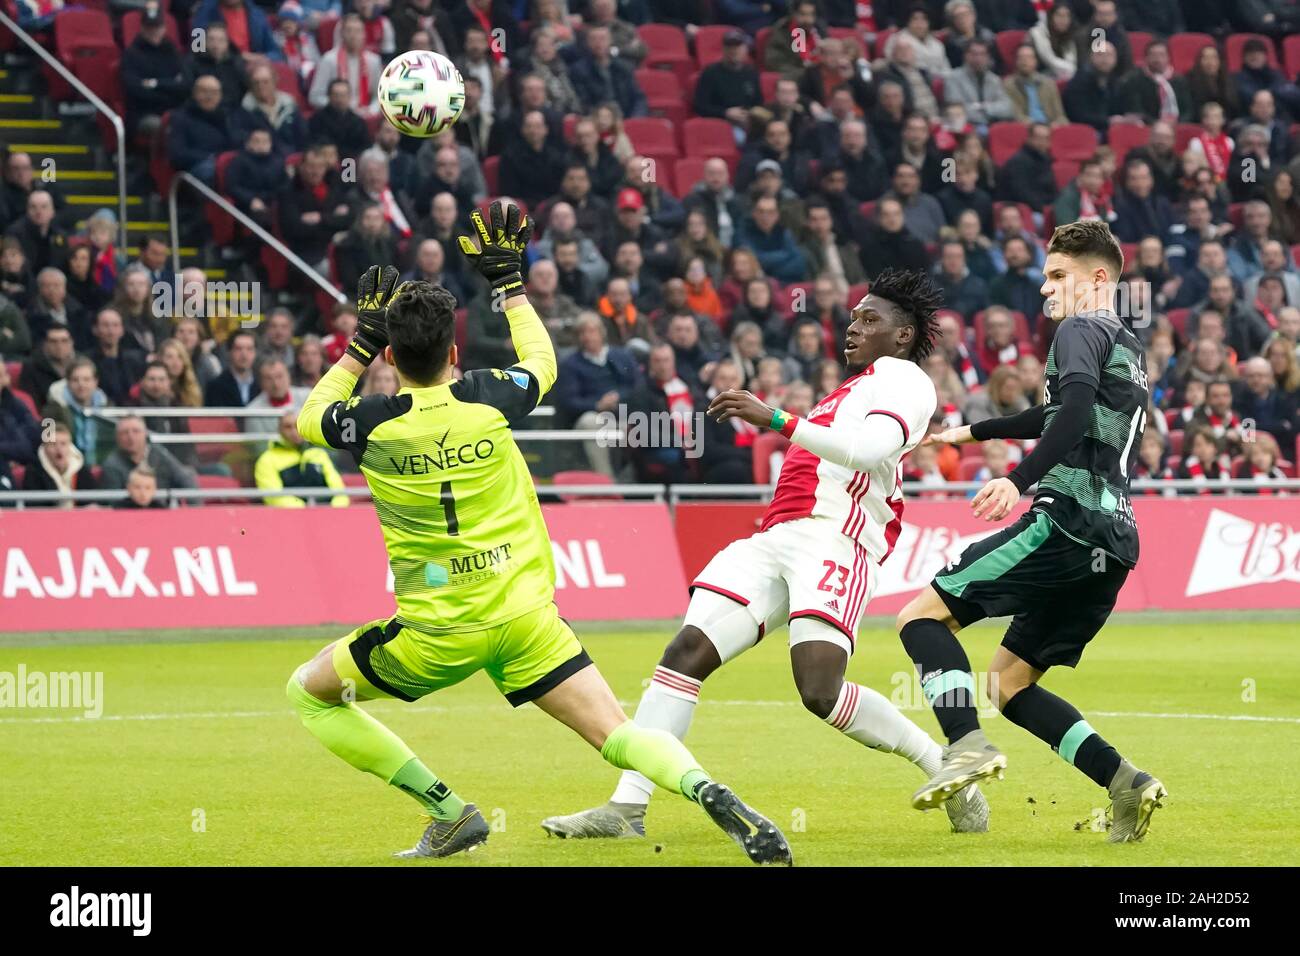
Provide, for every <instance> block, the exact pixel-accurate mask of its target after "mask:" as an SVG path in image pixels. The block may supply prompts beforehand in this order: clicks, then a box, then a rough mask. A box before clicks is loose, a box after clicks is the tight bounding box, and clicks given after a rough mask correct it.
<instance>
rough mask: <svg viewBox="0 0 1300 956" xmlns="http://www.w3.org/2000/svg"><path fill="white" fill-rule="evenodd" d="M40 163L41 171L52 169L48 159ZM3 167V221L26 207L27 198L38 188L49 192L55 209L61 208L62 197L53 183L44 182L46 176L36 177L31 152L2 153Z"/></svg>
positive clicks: (0, 202) (0, 208)
mask: <svg viewBox="0 0 1300 956" xmlns="http://www.w3.org/2000/svg"><path fill="white" fill-rule="evenodd" d="M41 165H42V172H43V173H44V171H45V169H46V168H50V169H53V167H51V166H49V160H45V161H43V162H42V164H41ZM3 169H4V173H3V176H0V215H3V216H4V220H5V221H9V220H10V219H12V218H13V217H15V216H17V215H19V214H20V213H21V212H22V211H23V210H24V209H26V208H27V198H28V197H29V196H30V195H31V194H32V193H33V192H36V191H37V190H38V189H39V190H44V191H45V192H48V193H49V194H50V199H51V200H52V201H53V202H54V208H55V209H56V210H59V209H61V208H62V206H63V198H62V196H60V195H59V192H58V190H57V189H55V184H54V183H52V182H46V181H45V179H46V178H47V177H46V176H44V175H42V177H41V179H40V180H38V179H37V178H36V174H35V171H34V170H33V169H32V157H31V154H29V153H24V152H21V151H19V150H10V151H9V152H7V153H5V154H4V162H3Z"/></svg>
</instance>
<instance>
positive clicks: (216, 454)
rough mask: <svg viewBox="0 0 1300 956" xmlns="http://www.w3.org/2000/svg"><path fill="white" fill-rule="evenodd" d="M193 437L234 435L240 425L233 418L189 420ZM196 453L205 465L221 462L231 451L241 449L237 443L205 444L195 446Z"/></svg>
mask: <svg viewBox="0 0 1300 956" xmlns="http://www.w3.org/2000/svg"><path fill="white" fill-rule="evenodd" d="M186 421H187V422H189V426H190V434H191V435H233V434H235V433H236V432H238V431H239V424H238V423H237V422H236V421H235V420H234V419H233V418H189V419H186ZM194 447H195V453H196V454H197V455H198V458H199V461H200V462H201V463H203V464H212V463H214V462H219V461H221V459H222V458H223V457H224V456H225V455H226V454H227V453H229V452H230V451H232V450H234V449H235V448H238V447H240V445H239V443H237V442H220V443H216V442H214V443H206V442H205V443H203V444H200V445H195V446H194Z"/></svg>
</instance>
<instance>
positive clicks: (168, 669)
mask: <svg viewBox="0 0 1300 956" xmlns="http://www.w3.org/2000/svg"><path fill="white" fill-rule="evenodd" d="M889 623H890V622H888V621H885V620H882V619H876V620H868V622H867V624H866V625H865V626H864V628H863V630H862V633H861V635H860V637H859V642H858V652H857V655H856V656H855V657H854V659H853V662H852V664H851V665H850V669H849V675H850V677H852V678H853V679H855V680H857V681H859V682H861V683H863V684H866V685H868V686H871V687H874V688H875V689H877V690H879V691H881V692H882V693H884V694H886V696H893V697H894V698H895V699H896V700H898V701H900V702H902V703H904V704H907V705H910V706H911V708H912V709H909V710H908V713H909V714H910V716H912V718H913V719H915V720H917V721H918V722H919V723H920V724H921V726H923V727H924V728H926V730H927V731H930V732H932V733H934V732H936V731H937V725H936V723H935V721H934V718H933V716H932V715H931V714H930V713H929V712H928V710H925V709H923V708H920V707H919V706H918V704H919V702H920V694H919V689H918V688H916V687H915V678H914V677H913V676H912V674H911V668H910V663H909V662H908V660H907V659H906V657H905V655H904V654H903V651H902V649H901V647H900V645H899V643H898V640H897V637H896V636H895V635H894V634H893V632H892V630H891V629H890V628H889ZM675 626H676V625H675V623H664V624H662V625H647V626H645V627H644V628H642V629H637V630H625V629H598V630H594V629H590V628H588V629H583V630H582V632H581V636H582V638H583V641H584V643H585V644H586V646H587V647H588V649H589V650H590V651H591V654H592V656H593V657H594V658H595V660H596V662H597V664H598V665H599V666H600V668H601V670H602V671H603V672H604V674H605V676H606V678H607V679H608V680H609V681H610V683H611V685H612V686H613V687H614V690H615V692H616V693H617V694H618V695H619V697H620V699H622V700H623V701H624V702H625V703H626V705H627V707H628V709H629V711H630V710H631V709H632V708H634V707H635V702H636V700H637V698H638V697H639V695H640V690H641V686H642V681H643V680H644V679H645V678H646V677H647V676H648V675H649V673H650V671H651V669H652V667H653V665H654V663H655V662H656V661H657V660H658V657H659V654H660V652H661V650H662V648H663V645H664V643H665V642H666V641H667V640H668V638H669V637H670V636H671V634H672V632H673V631H674V629H675ZM345 630H346V628H343V627H340V628H330V629H320V630H311V629H308V630H306V631H298V632H294V633H292V634H286V633H285V632H284V631H228V632H216V633H208V634H194V633H188V632H186V633H181V632H172V633H164V634H144V633H118V634H98V635H85V634H83V635H62V636H60V635H47V636H23V635H10V636H8V637H0V672H8V673H11V674H12V673H16V672H17V670H18V668H19V666H20V665H22V666H24V667H25V668H26V671H27V672H28V673H31V672H34V671H41V672H59V671H101V672H103V675H104V711H103V715H102V716H101V717H99V718H98V719H82V718H80V717H78V716H76V712H73V711H67V710H52V709H9V708H0V752H2V753H3V763H4V768H3V777H4V785H3V786H0V864H4V865H9V866H32V865H78V866H85V865H146V864H153V865H229V864H245V865H283V864H297V865H326V866H373V865H388V864H393V863H395V862H396V861H394V860H392V859H391V858H390V855H389V854H390V853H391V852H392V851H393V850H397V849H402V848H405V847H407V846H410V845H412V844H414V843H415V841H416V839H417V838H418V836H419V834H420V830H421V824H420V821H419V819H418V816H417V810H416V807H415V805H414V803H413V802H412V801H411V800H409V799H407V798H406V797H404V796H402V795H400V794H398V793H396V792H394V791H392V790H391V789H389V788H387V787H385V786H384V785H382V784H381V783H380V782H379V781H377V780H376V779H375V778H373V777H369V776H367V775H363V774H361V773H358V772H356V771H355V770H352V769H351V768H350V767H348V766H347V765H346V764H344V763H343V762H342V761H341V760H339V759H338V758H337V757H334V756H333V755H331V754H329V753H328V752H327V751H325V750H324V748H322V747H321V746H320V745H319V744H318V743H317V742H316V740H315V739H314V738H312V737H311V736H310V735H309V734H308V733H307V732H306V731H305V730H303V729H302V728H301V726H299V724H298V721H297V717H296V715H295V714H294V713H293V712H292V711H291V710H290V708H289V706H288V704H287V702H286V701H285V698H284V694H283V687H284V683H285V681H286V679H287V678H288V675H289V674H290V672H291V671H292V669H293V668H294V667H295V666H296V665H298V664H300V663H301V662H303V661H304V660H306V659H308V658H309V657H310V656H311V655H312V654H313V653H314V652H315V651H316V650H317V649H318V648H319V647H321V646H322V645H323V644H324V643H326V642H327V641H329V640H332V639H333V638H334V637H336V636H338V635H339V634H341V633H343V632H344V631H345ZM1000 635H1001V629H1000V628H997V627H995V626H992V625H988V626H980V627H976V628H973V629H971V631H970V632H969V633H968V634H967V635H966V645H967V648H968V650H969V652H970V655H971V660H972V663H973V664H974V665H975V667H976V669H977V670H980V669H982V668H983V666H984V665H985V664H986V663H987V661H988V660H989V659H990V657H991V655H992V652H993V649H994V647H995V645H996V643H997V640H998V638H999V637H1000ZM1298 637H1300V626H1297V620H1296V618H1294V617H1290V618H1279V617H1254V618H1252V617H1249V616H1247V615H1232V616H1222V617H1213V616H1206V615H1199V616H1196V617H1172V616H1145V617H1143V616H1131V617H1125V618H1117V619H1116V621H1115V622H1114V623H1112V624H1111V625H1110V626H1108V627H1107V628H1106V629H1105V630H1104V631H1103V632H1102V634H1101V635H1100V636H1099V637H1098V638H1097V639H1096V641H1095V642H1094V644H1093V646H1092V647H1091V648H1090V649H1089V650H1088V652H1087V654H1086V655H1085V657H1084V662H1083V665H1082V667H1081V669H1080V670H1078V671H1070V670H1068V669H1060V670H1059V671H1053V672H1052V673H1051V674H1049V675H1048V678H1047V680H1046V681H1045V686H1047V687H1049V688H1051V689H1052V690H1054V691H1056V692H1058V693H1060V694H1062V695H1064V696H1065V697H1067V698H1068V699H1069V700H1071V701H1072V702H1074V703H1075V704H1076V705H1077V706H1079V707H1080V708H1081V709H1082V710H1083V712H1084V714H1085V716H1087V717H1088V718H1089V720H1090V722H1091V723H1092V724H1093V726H1094V727H1096V728H1097V730H1098V731H1099V732H1100V733H1101V734H1102V735H1103V736H1104V737H1106V738H1107V739H1108V740H1110V741H1111V742H1112V743H1114V744H1115V745H1116V746H1117V747H1118V748H1119V749H1120V751H1121V752H1122V753H1124V754H1125V755H1126V756H1128V757H1129V758H1130V759H1132V760H1133V761H1134V762H1135V763H1137V764H1138V765H1139V766H1141V767H1144V768H1148V769H1150V770H1152V771H1154V772H1155V773H1157V774H1158V775H1159V776H1160V778H1161V779H1162V780H1163V781H1164V783H1165V785H1166V786H1167V787H1168V788H1169V790H1170V793H1171V796H1170V798H1169V800H1168V801H1166V805H1165V808H1164V809H1163V810H1160V811H1158V812H1157V814H1156V817H1155V821H1154V823H1153V825H1152V828H1151V832H1150V834H1149V836H1148V837H1147V839H1146V841H1145V842H1144V843H1142V844H1136V845H1127V846H1118V847H1116V846H1110V845H1108V844H1106V842H1105V837H1104V835H1103V834H1102V833H1099V832H1095V831H1094V830H1093V829H1091V827H1090V821H1091V820H1092V818H1093V817H1094V815H1095V814H1096V812H1098V811H1100V810H1102V809H1104V807H1105V806H1106V798H1105V793H1104V792H1103V791H1101V790H1100V789H1098V788H1097V787H1095V786H1093V785H1092V783H1090V782H1089V781H1088V780H1087V779H1086V778H1084V777H1083V776H1082V775H1081V774H1079V773H1078V772H1077V771H1075V770H1074V769H1073V768H1071V767H1069V766H1067V765H1066V764H1064V763H1063V762H1062V761H1061V760H1060V758H1059V757H1057V756H1056V755H1055V754H1053V753H1052V752H1051V751H1050V750H1049V749H1048V748H1046V747H1045V746H1043V744H1041V743H1040V742H1039V741H1037V740H1036V739H1034V738H1032V737H1030V736H1029V735H1028V734H1026V733H1025V732H1024V731H1022V730H1020V729H1019V728H1018V727H1015V726H1013V725H1011V724H1010V723H1009V722H1008V721H1006V720H1004V719H1002V718H1000V717H986V718H985V727H986V728H987V730H988V733H989V735H990V737H991V738H992V739H993V740H995V741H996V742H997V743H998V744H999V745H1000V746H1001V747H1002V748H1003V749H1004V750H1005V752H1006V753H1007V755H1008V757H1009V760H1010V767H1009V769H1008V771H1007V778H1006V780H1004V781H1002V782H993V783H991V784H989V785H987V787H986V788H985V789H986V793H987V795H988V797H989V801H990V803H991V805H992V813H993V818H992V832H990V833H988V834H986V835H983V836H974V835H964V836H955V835H953V834H951V833H949V832H948V826H947V819H946V817H945V815H944V814H943V813H942V811H937V812H933V813H928V814H921V813H918V812H916V811H915V810H912V809H911V807H910V806H909V803H908V798H909V796H910V794H911V792H912V791H913V790H914V789H915V787H916V786H918V785H919V784H920V782H921V780H922V777H921V774H920V772H919V771H918V770H917V769H916V768H914V767H912V766H911V765H910V764H908V763H906V762H905V761H903V760H902V759H901V758H898V757H894V756H891V755H884V754H879V753H875V752H873V751H869V750H866V749H865V748H863V747H861V746H859V745H858V744H855V743H853V742H852V741H850V740H848V739H847V738H845V737H843V736H842V735H840V734H838V733H836V732H835V731H833V730H831V729H830V728H829V727H826V726H824V725H822V724H821V723H820V722H819V721H817V720H816V719H815V718H814V717H812V716H811V715H809V714H808V713H806V712H805V711H804V710H803V709H802V708H801V707H800V706H799V704H798V699H797V696H796V695H795V693H794V688H793V684H792V681H791V678H790V666H789V663H788V654H787V651H786V648H785V646H784V634H783V633H782V634H778V635H775V636H774V637H772V638H769V639H768V640H766V641H764V642H763V643H762V644H761V645H760V646H759V647H758V648H756V649H755V650H753V651H751V652H749V653H748V654H746V655H745V656H743V657H742V658H740V659H739V660H738V661H735V662H733V663H732V664H730V665H728V666H727V667H725V668H723V669H722V670H721V671H719V672H718V673H717V674H716V675H714V676H713V677H712V678H711V679H710V680H709V681H708V683H707V684H706V686H705V691H704V699H703V701H702V702H701V704H700V707H699V709H698V710H697V712H696V718H695V723H694V725H693V726H692V728H691V733H690V735H689V736H688V738H687V743H688V744H689V745H690V747H691V748H692V750H693V751H694V752H695V754H696V755H697V756H698V757H699V758H700V760H701V761H702V762H703V764H704V765H705V767H706V768H708V769H709V770H710V772H711V773H713V774H714V775H715V776H716V777H717V778H718V779H720V780H722V781H724V782H726V783H728V784H730V785H732V786H733V787H734V788H735V789H736V790H737V791H738V792H739V793H740V794H741V795H742V796H743V797H744V798H745V799H746V800H747V801H749V802H750V803H752V804H753V805H754V806H756V807H758V808H759V809H761V810H762V811H763V812H765V813H767V814H768V815H770V816H771V817H772V818H773V819H774V820H775V821H776V822H777V823H778V824H779V825H781V826H782V827H783V828H784V829H785V830H786V833H787V835H788V836H789V837H790V840H791V843H792V846H793V849H794V854H795V862H796V864H797V865H805V866H807V865H814V866H817V865H823V866H824V865H926V864H945V865H953V864H972V865H1020V864H1045V865H1115V864H1121V865H1175V866H1228V865H1258V864H1292V863H1294V861H1295V857H1296V850H1297V846H1298V845H1300V838H1297V836H1296V831H1295V828H1294V820H1293V819H1291V818H1290V817H1289V814H1288V813H1287V812H1286V810H1285V808H1284V805H1283V804H1284V802H1285V799H1286V798H1285V796H1284V795H1285V794H1286V793H1287V792H1289V790H1290V778H1291V777H1292V776H1293V775H1294V773H1295V771H1296V769H1297V767H1296V758H1295V754H1296V753H1297V752H1300V640H1297V638H1298ZM366 706H367V707H368V708H370V709H371V712H372V713H374V714H375V715H376V716H378V717H379V718H380V719H382V720H384V721H385V722H386V723H388V724H389V726H391V727H392V728H393V729H394V730H395V731H396V732H397V733H399V734H401V735H402V736H403V737H404V738H405V739H406V740H407V742H408V743H410V745H411V746H412V747H413V748H414V750H415V751H416V753H417V754H419V755H420V756H421V757H422V758H423V759H424V760H425V762H426V763H427V764H428V765H429V766H430V767H432V768H433V770H434V772H435V773H438V774H439V775H440V776H442V777H443V778H444V779H445V780H447V781H448V783H450V785H451V786H452V787H454V788H455V789H456V790H457V791H458V792H459V793H460V794H461V795H462V796H464V797H465V798H466V799H468V800H473V801H475V802H476V803H478V805H479V806H480V807H481V808H482V810H483V812H484V814H485V816H486V817H487V819H488V822H489V823H490V824H491V825H492V826H493V829H494V831H495V832H494V833H493V834H492V837H491V840H490V841H489V843H488V845H487V846H486V847H485V848H483V849H481V850H479V851H478V852H476V853H474V854H472V855H471V856H468V857H465V858H453V859H450V860H446V861H438V862H431V861H423V862H422V861H415V862H402V863H401V864H400V865H403V866H430V865H433V866H506V865H508V866H534V865H550V866H600V865H618V866H642V865H644V866H665V865H667V866H672V865H726V864H735V865H740V866H747V865H749V864H747V863H746V861H745V859H744V857H743V855H742V854H741V853H740V851H739V850H738V849H737V848H736V847H735V846H734V845H732V844H731V843H730V842H729V841H727V840H726V839H725V838H724V837H723V836H722V834H721V833H720V832H719V831H718V830H716V829H715V828H714V827H713V826H712V825H711V824H710V823H709V822H708V820H707V818H706V817H705V816H704V814H703V813H702V812H700V810H699V809H698V808H697V807H694V806H692V805H690V804H688V803H687V802H686V801H684V800H682V799H680V798H675V797H672V796H669V795H667V794H662V793H661V794H658V795H657V796H656V799H655V801H654V803H653V804H652V806H651V811H650V815H649V817H648V830H649V836H648V837H647V838H646V839H644V840H620V841H560V840H556V839H548V838H547V837H546V835H545V834H544V833H543V832H542V830H541V828H540V827H539V826H538V821H540V820H541V818H542V817H543V816H546V815H548V814H551V813H556V812H569V811H572V810H577V809H581V808H583V807H587V806H591V805H593V804H596V803H599V802H601V801H603V800H604V799H605V798H606V797H607V796H608V794H609V792H610V789H611V787H612V786H613V783H614V780H615V777H616V773H617V772H616V771H613V770H611V769H610V768H609V767H607V766H605V765H604V764H603V763H602V761H601V760H600V758H599V756H598V755H597V754H596V753H594V752H593V751H591V750H589V749H588V748H587V747H586V745H585V744H583V743H582V742H581V741H580V740H579V739H578V738H577V737H576V736H574V735H573V734H572V733H570V732H569V731H568V730H566V729H565V728H563V727H561V726H559V725H557V724H554V723H553V722H552V721H550V720H549V719H548V718H546V717H545V716H544V715H543V714H541V713H540V712H539V711H537V710H536V709H535V708H532V707H524V708H521V709H520V710H518V711H512V709H511V708H510V707H509V705H508V704H506V703H505V701H504V700H502V699H501V698H500V697H499V696H498V695H497V693H496V691H495V689H494V688H493V687H492V685H491V683H490V682H489V681H488V680H487V678H486V677H484V676H483V675H478V676H476V677H475V678H472V679H471V680H469V681H467V682H466V683H464V684H462V685H460V686H458V687H455V688H452V689H450V690H448V691H444V692H442V693H440V694H437V695H434V696H433V697H430V698H425V699H424V700H423V701H421V702H419V703H418V704H414V705H404V704H400V703H395V702H382V703H371V704H367V705H366ZM1279 796H1283V802H1280V801H1279V799H1278V798H1279Z"/></svg>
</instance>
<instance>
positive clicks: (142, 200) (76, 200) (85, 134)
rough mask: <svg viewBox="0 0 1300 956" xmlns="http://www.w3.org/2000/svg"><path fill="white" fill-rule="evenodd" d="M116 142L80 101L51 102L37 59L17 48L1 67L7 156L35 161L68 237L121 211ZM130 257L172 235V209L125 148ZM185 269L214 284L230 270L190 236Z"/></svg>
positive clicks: (1, 129)
mask: <svg viewBox="0 0 1300 956" xmlns="http://www.w3.org/2000/svg"><path fill="white" fill-rule="evenodd" d="M106 139H107V141H108V143H110V144H111V143H112V136H111V135H109V136H107V137H104V136H102V135H101V132H100V127H99V124H98V122H97V119H96V111H95V109H94V107H92V106H91V105H90V104H89V103H87V102H85V101H84V100H81V99H80V98H79V97H78V98H77V99H74V100H72V101H69V102H64V103H54V102H53V101H52V100H51V99H50V97H49V96H48V95H46V91H45V82H44V79H43V78H42V77H41V75H40V70H39V69H38V65H37V61H36V58H35V57H34V56H31V55H29V54H27V53H26V51H25V48H23V47H21V45H20V46H19V49H18V50H17V51H10V52H7V53H6V54H5V55H4V58H3V60H2V61H0V143H2V144H4V145H5V146H6V147H8V149H9V150H10V151H14V152H25V153H28V154H29V155H30V156H31V158H32V166H33V171H34V173H35V175H36V176H37V177H38V178H41V179H43V180H44V181H46V182H48V183H50V185H51V186H52V187H53V188H54V190H56V191H57V193H58V195H59V197H60V199H61V200H62V204H63V205H62V208H61V209H60V212H59V216H58V220H59V224H60V225H61V226H62V227H63V228H64V229H66V230H67V231H68V232H69V233H70V234H74V235H75V234H77V233H79V232H81V231H82V230H83V229H84V228H85V225H86V219H87V218H88V217H89V216H90V215H92V214H93V213H94V212H95V211H96V210H98V209H102V208H107V209H110V210H112V212H113V214H114V215H117V213H118V208H119V207H118V183H117V178H118V175H117V154H116V151H115V150H114V149H112V148H109V147H108V146H106V145H105V140H106ZM126 166H127V185H128V194H127V197H126V204H127V205H126V209H127V248H126V254H127V257H128V259H134V258H135V257H136V256H137V255H138V254H139V243H140V241H141V240H142V239H143V238H144V237H145V236H147V235H150V234H152V233H158V234H160V235H163V236H166V235H167V234H168V228H169V227H168V222H167V204H166V201H165V199H164V198H163V197H160V196H158V195H157V194H156V193H155V192H154V191H153V189H152V182H151V180H150V179H149V178H148V160H147V157H146V156H143V155H141V154H140V152H139V151H138V150H132V149H131V148H130V146H129V145H128V151H127V157H126ZM180 253H181V266H182V267H185V266H198V267H200V268H202V269H203V270H204V272H205V273H206V274H207V277H208V278H209V279H212V280H222V279H225V277H226V270H225V269H224V268H222V267H221V263H220V262H219V261H214V260H215V258H216V257H215V256H214V255H213V254H211V253H210V252H208V253H206V254H205V250H204V248H203V245H202V237H200V236H186V237H184V238H183V240H182V244H181V247H180Z"/></svg>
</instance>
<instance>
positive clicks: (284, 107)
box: [233, 63, 396, 157]
mask: <svg viewBox="0 0 1300 956" xmlns="http://www.w3.org/2000/svg"><path fill="white" fill-rule="evenodd" d="M239 106H240V109H239V111H238V112H237V113H236V114H235V116H234V121H233V125H234V127H235V129H236V130H238V134H237V135H239V136H240V137H241V138H243V139H244V141H245V142H247V139H248V134H249V133H250V132H251V131H252V130H253V129H255V128H258V127H261V126H266V127H268V128H269V129H270V132H271V137H272V139H273V141H274V148H275V152H276V153H277V154H279V155H280V156H281V157H284V156H288V155H289V154H290V153H300V152H302V151H303V150H304V149H306V148H307V121H306V120H305V119H303V116H302V113H301V112H300V111H299V109H298V103H297V101H296V100H295V99H294V98H293V94H291V93H286V92H285V91H284V90H281V89H279V88H277V87H276V78H275V70H274V69H273V68H272V67H271V65H270V64H269V63H259V64H258V65H256V66H254V67H253V68H252V69H250V70H249V71H248V92H247V93H245V94H244V98H243V99H242V100H241V101H240V104H239ZM394 132H396V130H394Z"/></svg>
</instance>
